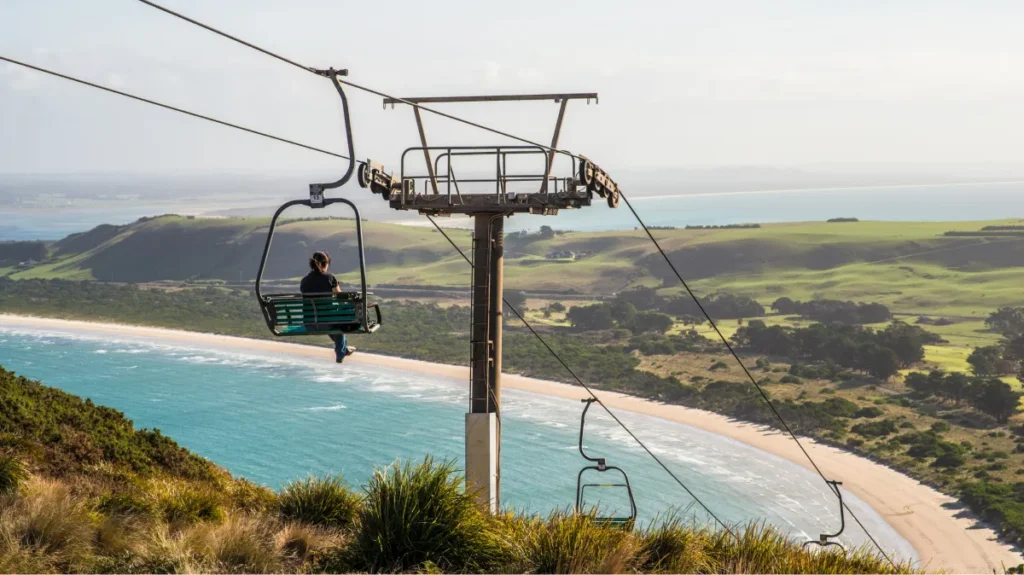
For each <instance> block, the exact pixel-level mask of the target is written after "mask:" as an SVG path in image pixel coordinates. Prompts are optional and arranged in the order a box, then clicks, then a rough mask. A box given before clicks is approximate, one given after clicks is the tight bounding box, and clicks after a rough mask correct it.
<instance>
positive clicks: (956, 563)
mask: <svg viewBox="0 0 1024 575" xmlns="http://www.w3.org/2000/svg"><path fill="white" fill-rule="evenodd" d="M0 326H9V327H28V328H34V329H55V330H65V331H78V332H86V333H90V334H111V335H119V336H135V337H143V338H153V339H161V340H165V341H173V342H180V343H184V344H189V345H202V344H209V345H217V346H219V347H228V348H235V349H239V350H246V351H249V352H266V353H275V354H286V355H292V356H302V357H306V358H315V359H322V360H324V361H325V362H326V361H330V362H332V363H333V355H332V352H331V350H329V349H328V348H321V347H315V346H308V345H301V344H294V343H284V342H280V341H267V340H254V339H246V338H240V337H233V336H221V335H214V334H208V333H198V332H188V331H179V330H170V329H164V328H151V327H140V326H129V325H118V324H110V323H93V322H85V321H70V320H60V319H51V318H38V317H28V316H13V315H4V314H0ZM350 361H353V362H355V363H358V364H361V365H366V366H374V365H376V366H381V367H386V368H391V369H400V370H404V371H412V372H418V373H423V374H429V375H435V376H442V377H452V378H459V379H466V380H468V375H469V372H468V368H466V367H459V366H452V365H443V364H436V363H429V362H425V361H419V360H412V359H403V358H394V357H389V356H383V355H374V354H364V353H359V354H357V355H354V356H352V358H351V359H350ZM502 383H503V385H504V386H506V387H507V388H509V389H516V390H522V391H528V392H531V393H537V394H542V395H548V396H553V397H560V398H566V399H578V398H579V397H580V392H581V390H580V388H579V387H577V386H574V385H570V384H565V383H557V382H550V381H544V380H538V379H533V378H529V377H524V376H519V375H513V374H505V375H504V376H503V378H502ZM596 393H598V395H599V396H600V397H601V399H602V400H603V401H604V402H605V403H606V404H607V405H608V406H609V407H611V408H618V409H624V410H627V411H632V412H634V413H638V414H643V415H648V416H653V417H658V418H661V419H665V420H669V421H674V422H679V423H684V424H687V425H691V426H694V427H697V428H700V429H703V430H705V431H709V432H712V433H715V434H718V435H722V436H725V437H729V438H731V439H734V440H737V441H740V442H742V443H745V444H747V445H750V446H752V447H755V448H757V449H760V450H762V451H765V452H768V453H771V454H773V455H776V456H779V457H782V458H784V459H787V460H789V461H791V462H793V463H797V464H799V465H801V466H803V467H805V468H808V469H810V468H811V467H810V464H809V463H808V462H807V460H806V459H805V458H804V456H803V454H802V453H801V452H800V450H799V448H798V447H797V445H796V444H795V442H793V441H792V439H790V438H789V437H788V436H785V435H783V434H781V433H779V432H777V431H775V430H773V429H768V428H765V427H762V426H758V425H754V424H749V423H743V422H737V421H734V420H732V419H730V418H728V417H726V416H723V415H718V414H716V413H712V412H707V411H701V410H697V409H691V408H687V407H683V406H678V405H668V404H661V403H655V402H652V401H649V400H645V399H640V398H637V397H633V396H629V395H625V394H622V393H617V392H611V391H597V392H596ZM802 442H803V444H804V446H805V448H806V449H807V450H808V452H810V453H811V455H812V456H813V457H814V458H815V461H816V462H817V463H818V464H819V466H820V467H821V468H822V471H823V472H824V473H825V474H826V475H828V476H829V477H834V478H836V479H839V480H845V481H846V483H845V484H844V488H846V489H848V490H850V491H851V492H852V493H854V494H855V495H856V496H857V497H859V498H860V499H861V500H863V501H864V502H865V503H867V504H868V505H870V506H871V507H872V508H873V509H875V510H876V511H877V512H878V514H879V515H881V516H882V517H883V518H885V520H886V521H887V522H888V523H889V524H890V525H891V526H892V527H893V528H894V529H895V530H896V531H897V532H898V533H899V534H900V535H901V536H902V537H903V538H904V539H906V540H907V541H908V542H909V543H910V544H911V545H912V546H913V547H914V549H915V550H916V551H917V553H918V555H919V556H920V558H921V564H922V566H923V567H924V568H927V569H929V570H938V569H942V570H946V571H949V572H954V573H982V572H993V571H996V572H1002V567H1003V565H1006V566H1013V565H1017V564H1019V563H1022V562H1024V558H1022V557H1021V555H1020V554H1019V553H1018V552H1016V551H1015V550H1014V549H1013V547H1011V546H1009V545H1006V544H1003V543H1000V542H998V541H997V540H996V535H995V533H994V532H993V531H992V530H991V529H988V528H979V527H976V526H975V525H976V522H975V521H974V520H972V519H971V518H970V517H965V516H959V517H958V515H962V514H961V513H959V512H958V510H957V509H956V508H957V507H959V506H958V505H957V503H956V500H955V499H954V498H952V497H949V496H947V495H944V494H942V493H940V492H938V491H936V490H935V489H933V488H931V487H929V486H927V485H924V484H922V483H920V482H918V481H917V480H915V479H913V478H910V477H908V476H906V475H903V474H902V473H900V472H898V471H895V470H893V469H890V468H888V467H885V466H884V465H881V464H879V463H876V462H874V461H871V460H869V459H865V458H862V457H859V456H857V455H854V454H852V453H849V452H846V451H843V450H841V449H837V448H834V447H830V446H827V445H822V444H818V443H816V442H815V441H813V440H811V439H808V438H802Z"/></svg>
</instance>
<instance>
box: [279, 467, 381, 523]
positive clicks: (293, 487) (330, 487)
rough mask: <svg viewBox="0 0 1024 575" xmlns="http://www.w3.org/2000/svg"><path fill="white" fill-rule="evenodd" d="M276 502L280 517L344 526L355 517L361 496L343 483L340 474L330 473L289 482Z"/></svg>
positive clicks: (354, 519) (357, 513)
mask: <svg viewBox="0 0 1024 575" xmlns="http://www.w3.org/2000/svg"><path fill="white" fill-rule="evenodd" d="M278 503H279V506H280V507H279V508H280V510H281V517H283V518H284V519H287V520H292V521H302V522H305V523H311V524H313V525H322V526H325V527H339V528H344V527H349V526H351V525H352V524H353V523H355V521H356V519H357V518H358V516H359V508H360V505H361V498H360V497H359V495H357V494H356V493H354V492H353V491H352V490H351V489H349V488H348V486H347V485H345V482H344V481H343V480H342V478H341V476H340V475H332V476H327V477H307V478H305V479H300V480H297V481H293V482H291V483H289V484H288V485H287V486H286V487H285V488H284V491H283V492H282V493H281V495H280V497H279V498H278Z"/></svg>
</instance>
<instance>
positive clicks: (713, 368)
mask: <svg viewBox="0 0 1024 575" xmlns="http://www.w3.org/2000/svg"><path fill="white" fill-rule="evenodd" d="M719 369H729V364H727V363H725V362H724V361H716V362H715V363H713V364H711V367H709V368H708V371H718V370H719Z"/></svg>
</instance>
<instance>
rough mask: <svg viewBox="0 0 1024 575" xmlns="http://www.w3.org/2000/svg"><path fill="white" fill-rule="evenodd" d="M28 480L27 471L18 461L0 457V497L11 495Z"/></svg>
mask: <svg viewBox="0 0 1024 575" xmlns="http://www.w3.org/2000/svg"><path fill="white" fill-rule="evenodd" d="M26 479H28V471H27V470H26V469H25V464H24V463H22V462H21V460H20V459H18V458H16V457H13V456H10V455H0V495H13V494H14V493H16V492H17V491H18V489H20V488H21V486H22V484H23V483H25V480H26Z"/></svg>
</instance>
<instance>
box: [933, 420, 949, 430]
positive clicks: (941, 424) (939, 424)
mask: <svg viewBox="0 0 1024 575" xmlns="http://www.w3.org/2000/svg"><path fill="white" fill-rule="evenodd" d="M950 429H951V428H950V426H949V424H948V423H946V422H945V421H936V422H935V423H933V424H932V427H931V430H932V431H934V432H935V433H945V432H947V431H949V430H950Z"/></svg>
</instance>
